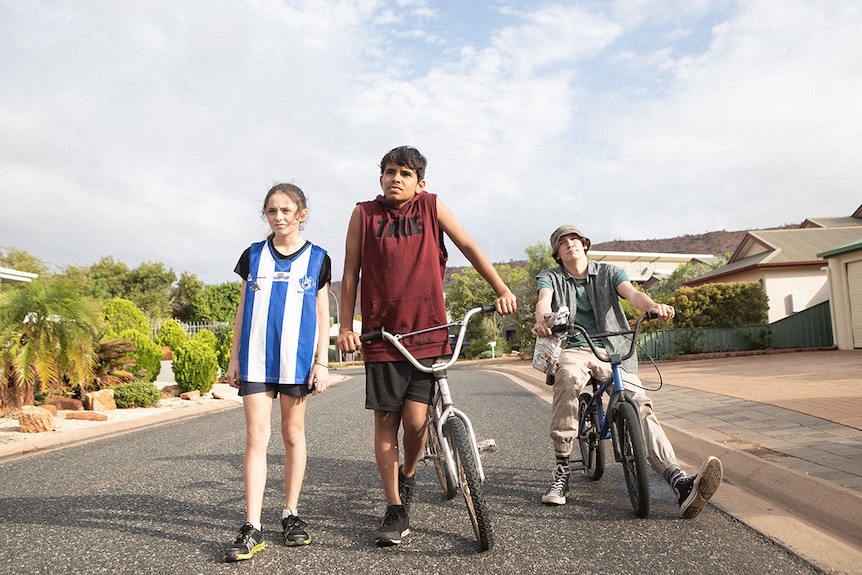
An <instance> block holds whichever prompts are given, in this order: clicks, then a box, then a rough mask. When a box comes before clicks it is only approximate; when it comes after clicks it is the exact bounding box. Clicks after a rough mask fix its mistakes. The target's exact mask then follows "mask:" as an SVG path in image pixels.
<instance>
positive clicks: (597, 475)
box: [578, 393, 605, 481]
mask: <svg viewBox="0 0 862 575" xmlns="http://www.w3.org/2000/svg"><path fill="white" fill-rule="evenodd" d="M590 399H592V397H591V396H590V395H589V394H586V393H584V394H582V395H581V397H580V398H579V399H578V421H579V422H580V423H581V425H582V429H583V431H582V432H580V433H578V444H579V445H580V447H581V461H583V464H584V474H585V475H586V476H587V477H589V478H590V479H592V480H593V481H598V480H599V479H601V478H602V475H603V474H604V472H605V452H604V450H603V449H602V437H601V427H600V426H599V414H598V413H597V412H596V408H595V406H594V407H592V408H590V410H589V412H588V411H587V406H588V405H589V404H590Z"/></svg>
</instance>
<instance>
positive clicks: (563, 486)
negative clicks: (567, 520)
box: [542, 463, 570, 505]
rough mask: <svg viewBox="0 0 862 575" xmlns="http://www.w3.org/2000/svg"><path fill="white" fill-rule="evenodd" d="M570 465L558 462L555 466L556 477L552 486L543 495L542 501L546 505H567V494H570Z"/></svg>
mask: <svg viewBox="0 0 862 575" xmlns="http://www.w3.org/2000/svg"><path fill="white" fill-rule="evenodd" d="M569 473H570V472H569V467H568V465H563V464H561V463H558V464H557V466H556V467H555V468H554V478H553V480H552V481H551V487H550V488H549V489H548V491H547V492H545V494H544V495H542V503H544V504H545V505H565V504H566V495H568V494H569Z"/></svg>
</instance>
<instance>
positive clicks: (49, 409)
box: [36, 403, 57, 417]
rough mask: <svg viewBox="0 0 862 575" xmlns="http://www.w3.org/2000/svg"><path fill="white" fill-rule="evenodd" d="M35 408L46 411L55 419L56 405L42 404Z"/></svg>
mask: <svg viewBox="0 0 862 575" xmlns="http://www.w3.org/2000/svg"><path fill="white" fill-rule="evenodd" d="M36 407H38V408H41V409H47V410H48V411H50V412H51V415H53V416H54V417H57V406H56V405H53V404H51V403H43V404H42V405H37V406H36Z"/></svg>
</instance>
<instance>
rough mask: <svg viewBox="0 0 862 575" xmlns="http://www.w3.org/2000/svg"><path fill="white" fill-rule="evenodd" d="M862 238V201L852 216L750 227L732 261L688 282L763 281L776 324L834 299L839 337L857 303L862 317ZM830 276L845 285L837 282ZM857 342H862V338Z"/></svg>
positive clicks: (835, 321) (770, 318)
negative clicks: (785, 225)
mask: <svg viewBox="0 0 862 575" xmlns="http://www.w3.org/2000/svg"><path fill="white" fill-rule="evenodd" d="M860 241H862V206H860V207H859V208H858V209H857V210H856V211H855V212H854V213H853V215H851V216H849V217H836V218H816V219H807V220H805V221H804V222H803V223H802V224H801V225H800V226H799V227H798V228H782V229H773V230H757V231H750V232H748V233H747V234H746V235H745V237H744V238H743V240H742V242H741V243H740V245H739V247H738V248H737V249H736V251H735V252H734V253H733V255H732V256H731V258H730V260H729V261H728V263H727V264H726V265H724V266H722V267H720V268H717V269H715V270H713V271H711V272H709V273H707V274H705V275H703V276H701V277H699V278H697V279H695V280H692V281H689V282H687V283H686V285H688V286H698V285H703V284H708V283H720V282H721V283H724V282H759V283H760V284H761V285H762V286H763V288H764V290H766V294H767V296H768V297H769V322H770V323H772V322H775V321H778V320H780V319H783V318H785V317H788V316H790V315H793V314H795V313H796V312H799V311H802V310H804V309H807V308H810V307H812V306H815V305H817V304H819V303H822V302H825V301H828V300H830V299H832V301H833V303H832V305H831V309H832V316H833V322H832V323H833V332H834V334H835V335H836V336H837V334H838V333H839V331H841V330H839V324H841V323H842V322H849V321H851V314H850V309H851V307H852V306H855V308H853V309H854V312H855V313H856V315H857V318H859V316H862V293H860V292H862V287H860V286H862V278H860V275H862V271H860V270H862V249H860V245H859V243H860ZM854 246H855V248H854ZM854 254H855V255H854ZM827 258H829V259H830V260H833V259H834V260H835V261H834V264H833V262H832V261H830V262H828V263H827ZM841 266H845V267H844V268H841ZM848 266H849V267H848ZM833 267H834V268H835V269H834V270H833ZM842 269H843V271H842ZM848 272H849V273H848ZM830 277H831V279H832V281H837V282H838V283H839V285H837V286H835V285H831V284H832V281H830ZM851 288H852V289H851ZM836 289H838V295H839V296H840V297H841V298H843V299H842V300H841V301H842V303H841V304H840V305H836V299H835V290H836ZM851 294H853V295H852V298H851ZM854 302H855V303H854ZM845 304H846V305H845ZM855 321H856V322H857V323H858V322H859V321H862V319H856V320H855ZM856 330H860V331H862V328H860V327H857V328H856ZM852 331H853V330H852V329H851V333H852ZM843 332H844V333H846V329H844V330H843ZM836 343H838V338H837V337H836ZM855 347H862V337H860V338H858V339H856V343H855Z"/></svg>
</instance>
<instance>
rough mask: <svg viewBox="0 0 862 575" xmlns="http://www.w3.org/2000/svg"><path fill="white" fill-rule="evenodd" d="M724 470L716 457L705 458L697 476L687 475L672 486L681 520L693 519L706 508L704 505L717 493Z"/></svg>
mask: <svg viewBox="0 0 862 575" xmlns="http://www.w3.org/2000/svg"><path fill="white" fill-rule="evenodd" d="M723 474H724V469H723V468H722V466H721V461H720V460H719V459H718V458H717V457H712V456H710V457H707V458H706V461H704V462H703V465H701V466H700V471H698V473H697V475H687V476H685V477H683V478H681V479H678V480H677V481H676V482H675V483H674V484H673V492H674V493H675V494H676V497H677V499H678V501H679V514H680V516H681V517H682V518H683V519H694V518H695V517H697V516H698V515H700V512H701V511H703V510H704V509H705V508H706V503H707V501H709V499H710V498H711V497H712V496H713V495H715V492H716V491H718V486H719V485H721V478H722V475H723Z"/></svg>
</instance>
